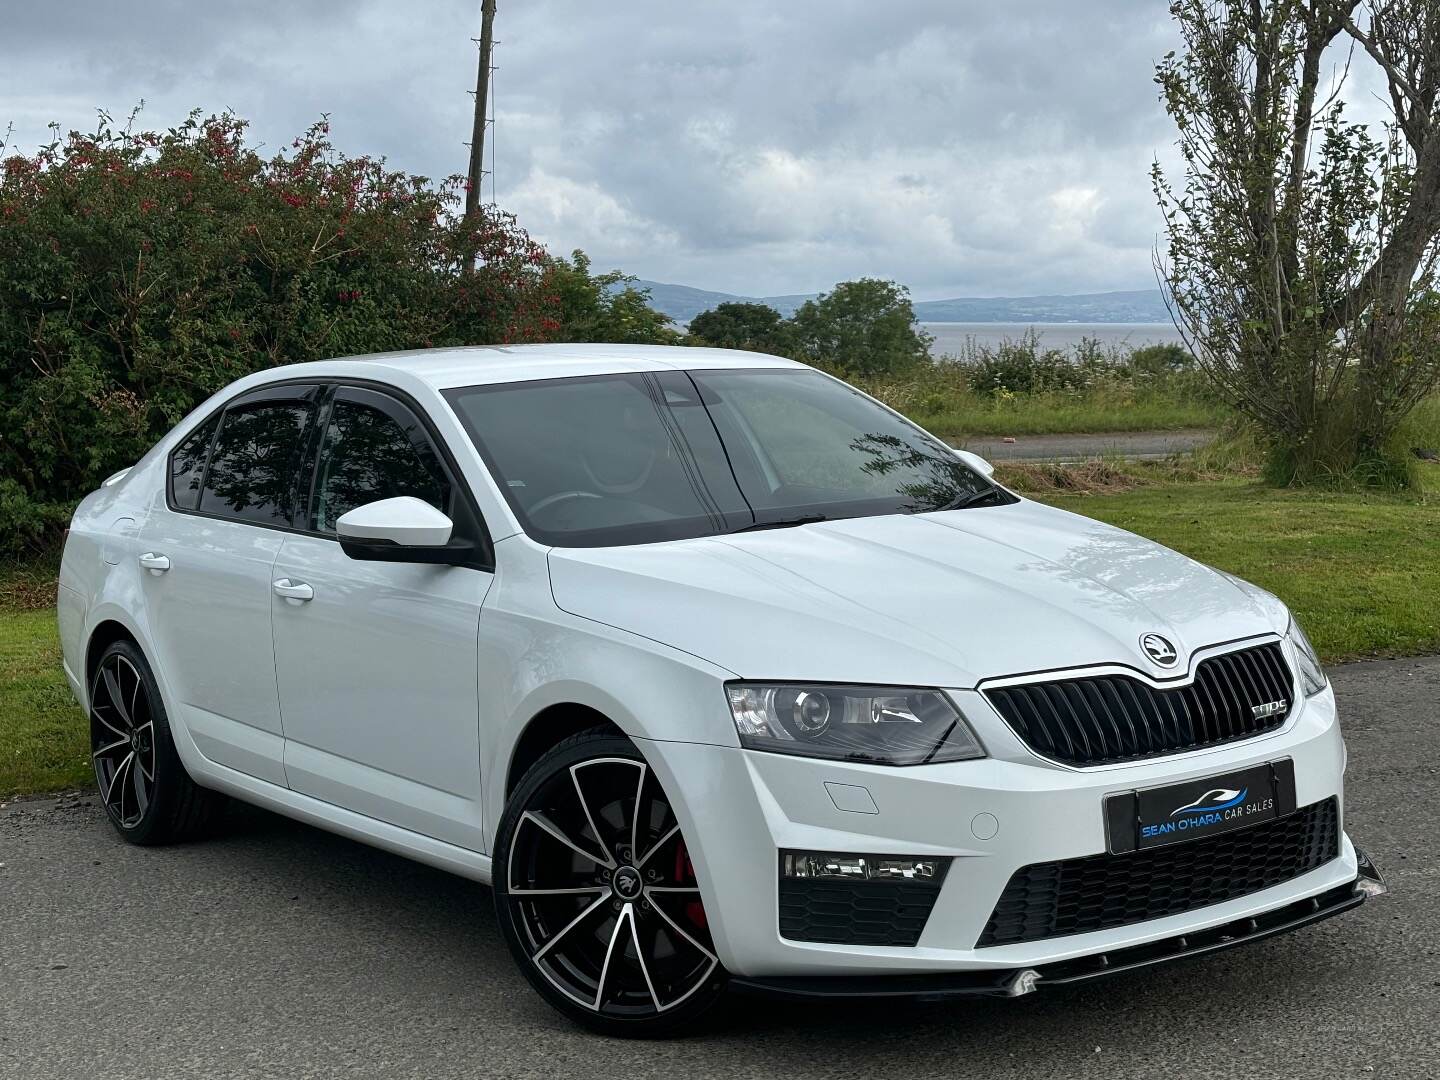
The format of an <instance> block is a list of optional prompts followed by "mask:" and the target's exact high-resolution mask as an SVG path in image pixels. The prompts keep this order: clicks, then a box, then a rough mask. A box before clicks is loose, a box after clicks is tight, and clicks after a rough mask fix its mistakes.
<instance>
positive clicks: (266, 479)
mask: <svg viewBox="0 0 1440 1080" xmlns="http://www.w3.org/2000/svg"><path fill="white" fill-rule="evenodd" d="M289 393H290V395H291V396H289V398H288V400H274V399H273V398H271V399H268V400H266V399H262V400H258V401H256V400H252V401H248V402H239V403H237V404H234V405H231V406H230V407H229V408H228V409H226V410H225V416H224V418H223V419H222V420H221V423H220V434H219V437H218V438H217V439H216V441H215V449H214V450H213V451H212V452H211V454H210V466H209V468H208V469H206V471H205V489H204V491H202V492H201V494H200V506H199V509H200V510H201V511H202V512H204V513H207V514H218V515H220V516H223V517H233V518H238V519H240V520H242V521H254V522H257V523H260V524H263V525H289V524H290V522H291V517H292V514H293V512H294V509H295V491H296V477H297V473H298V472H299V469H300V463H301V458H302V445H303V441H304V437H305V428H306V425H307V424H308V423H309V421H310V418H311V414H312V412H313V411H314V406H313V404H312V401H311V400H310V399H309V398H308V397H307V398H305V399H301V400H296V399H295V398H294V396H293V394H294V391H293V390H291V391H290V392H289Z"/></svg>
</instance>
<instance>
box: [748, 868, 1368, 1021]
mask: <svg viewBox="0 0 1440 1080" xmlns="http://www.w3.org/2000/svg"><path fill="white" fill-rule="evenodd" d="M1355 854H1356V861H1357V866H1358V871H1359V872H1358V874H1357V875H1356V877H1355V880H1354V881H1351V882H1349V883H1347V884H1344V885H1338V886H1336V887H1335V888H1333V889H1330V890H1328V891H1326V892H1324V893H1321V894H1320V895H1318V896H1312V897H1308V898H1307V899H1304V900H1297V901H1295V902H1294V903H1291V904H1286V905H1285V906H1284V907H1279V908H1274V909H1273V910H1270V911H1266V912H1263V913H1261V914H1259V915H1256V916H1253V917H1250V918H1244V919H1237V920H1235V921H1233V922H1228V923H1224V924H1222V925H1220V926H1214V927H1210V928H1208V929H1206V930H1202V931H1199V932H1198V933H1193V934H1182V935H1177V936H1175V937H1168V938H1162V939H1160V940H1158V941H1150V942H1146V943H1145V944H1143V945H1133V946H1130V947H1128V948H1123V949H1116V950H1113V951H1110V952H1101V953H1094V954H1092V955H1089V956H1082V957H1079V958H1077V959H1074V960H1066V961H1061V962H1059V963H1054V964H1042V965H1040V966H1038V967H1027V968H1002V969H994V970H990V971H972V972H956V973H948V974H934V975H931V974H922V975H871V976H823V975H822V976H798V977H779V978H743V977H741V978H733V979H732V980H731V983H730V985H731V986H732V987H733V988H734V989H736V990H738V991H741V992H743V993H753V994H762V995H766V996H771V997H785V998H855V997H899V998H919V999H940V998H950V997H1020V996H1022V995H1024V994H1029V993H1032V992H1034V991H1036V990H1040V989H1044V988H1046V987H1053V986H1071V985H1075V984H1077V983H1086V982H1091V981H1093V980H1095V979H1101V978H1105V977H1106V976H1109V975H1119V974H1121V973H1122V972H1127V971H1137V970H1139V969H1141V968H1147V967H1153V966H1154V965H1156V964H1168V963H1171V962H1173V961H1177V960H1188V959H1193V958H1195V957H1200V956H1205V955H1207V954H1209V953H1213V952H1219V951H1220V950H1222V949H1230V948H1234V947H1235V946H1237V945H1248V944H1250V943H1251V942H1255V941H1263V940H1264V939H1265V938H1268V937H1274V936H1275V935H1276V934H1284V933H1288V932H1289V931H1291V930H1298V929H1300V928H1301V927H1302V926H1309V925H1311V924H1312V923H1317V922H1320V921H1321V920H1323V919H1328V918H1330V917H1331V916H1332V915H1339V914H1341V913H1342V912H1346V911H1349V910H1350V909H1351V908H1356V907H1359V906H1360V905H1361V904H1363V903H1364V902H1365V901H1366V900H1367V899H1369V898H1370V897H1372V896H1381V895H1383V894H1384V893H1385V891H1386V888H1385V881H1384V879H1383V878H1382V877H1381V875H1380V871H1379V869H1378V868H1377V867H1376V866H1375V864H1374V863H1373V862H1372V861H1371V860H1370V859H1369V857H1368V856H1366V854H1365V853H1364V852H1363V851H1361V850H1360V849H1359V848H1356V849H1355Z"/></svg>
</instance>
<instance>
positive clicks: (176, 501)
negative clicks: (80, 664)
mask: <svg viewBox="0 0 1440 1080" xmlns="http://www.w3.org/2000/svg"><path fill="white" fill-rule="evenodd" d="M319 395H320V388H319V387H318V386H316V385H314V384H289V385H284V386H276V387H267V388H266V389H263V390H258V391H255V392H253V393H250V394H246V395H243V396H242V397H239V398H237V399H236V400H235V401H233V402H231V403H230V404H229V405H227V406H226V407H225V409H224V410H223V412H222V413H220V414H218V415H216V416H212V417H211V418H209V419H208V420H206V421H205V422H203V423H202V424H200V425H199V426H198V427H197V428H196V429H195V430H194V431H193V432H191V434H190V435H189V436H187V437H186V438H185V439H184V440H182V442H181V443H180V445H179V447H178V448H177V449H176V450H175V451H174V453H173V454H172V455H171V458H170V481H169V490H168V491H167V497H166V507H165V509H164V510H157V511H156V512H154V513H151V514H150V515H149V516H148V517H147V519H146V522H145V525H144V527H143V530H142V532H141V534H140V536H139V537H138V540H139V545H138V549H139V558H140V559H141V560H142V562H141V565H142V566H143V567H145V568H146V569H145V572H144V573H143V574H142V588H143V589H144V590H145V600H146V606H147V609H148V612H149V615H150V619H151V626H152V634H153V638H154V641H155V643H156V650H157V654H158V660H159V666H160V669H161V671H162V672H163V674H164V676H165V678H166V681H167V683H168V684H169V685H170V687H171V688H172V691H173V693H174V695H175V697H176V699H177V704H178V708H179V711H180V713H181V721H182V722H183V723H184V725H185V728H186V729H187V730H188V731H189V732H190V735H191V737H192V738H193V739H194V741H195V744H196V746H197V747H198V748H199V750H200V752H201V753H202V754H204V755H205V757H207V758H209V759H210V760H211V761H214V762H216V763H218V764H220V765H225V766H227V767H229V768H232V769H235V770H237V771H239V772H242V773H246V774H247V775H250V776H255V777H259V778H260V779H262V780H268V781H270V782H271V783H274V784H281V785H283V784H284V783H285V771H284V765H283V762H284V741H283V729H282V726H281V719H280V703H279V698H278V696H277V694H276V690H275V653H274V648H273V644H272V641H271V633H270V596H271V584H270V583H271V581H272V575H271V572H270V571H271V567H272V566H273V564H274V562H275V558H276V556H277V555H278V554H279V552H280V547H281V544H282V542H283V541H284V539H285V535H286V530H288V529H289V528H290V526H291V518H292V515H293V513H294V508H295V504H296V500H297V498H298V497H299V491H300V488H301V487H302V484H303V486H304V489H305V491H307V492H308V483H306V482H304V481H302V479H301V476H300V473H301V471H302V468H303V464H304V461H305V454H304V452H303V448H304V446H305V444H306V441H307V439H308V438H309V434H310V429H311V427H312V425H313V423H314V418H315V409H316V405H317V402H318V400H319ZM306 480H307V481H308V477H306Z"/></svg>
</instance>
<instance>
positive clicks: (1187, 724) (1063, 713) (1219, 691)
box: [985, 642, 1292, 765]
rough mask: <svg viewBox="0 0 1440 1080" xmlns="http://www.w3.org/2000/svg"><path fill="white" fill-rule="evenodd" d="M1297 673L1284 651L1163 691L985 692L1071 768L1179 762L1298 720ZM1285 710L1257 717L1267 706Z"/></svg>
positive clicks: (1213, 669) (1256, 653)
mask: <svg viewBox="0 0 1440 1080" xmlns="http://www.w3.org/2000/svg"><path fill="white" fill-rule="evenodd" d="M1291 686H1292V681H1291V677H1290V668H1289V667H1288V666H1287V665H1286V663H1285V654H1284V653H1283V652H1282V651H1281V650H1280V646H1279V644H1277V643H1273V642H1272V643H1271V644H1268V645H1257V646H1255V647H1253V648H1249V649H1241V650H1239V651H1237V652H1229V653H1222V654H1220V655H1219V656H1212V657H1210V658H1209V659H1208V660H1204V661H1202V662H1201V663H1200V666H1199V667H1198V668H1196V670H1195V681H1194V682H1192V683H1191V684H1190V685H1189V686H1177V687H1175V688H1174V689H1172V690H1156V689H1154V688H1153V687H1151V686H1150V685H1148V684H1147V683H1143V682H1141V681H1140V680H1139V679H1135V678H1131V677H1130V676H1128V675H1103V676H1097V677H1090V678H1079V679H1057V680H1055V681H1053V682H1037V683H1025V684H1022V685H1019V686H1006V687H1000V688H997V689H993V690H987V691H985V696H986V697H987V698H989V699H990V703H991V704H992V705H993V706H994V707H995V710H996V711H997V712H999V714H1000V715H1001V716H1002V717H1004V719H1005V722H1006V723H1007V724H1009V725H1010V727H1011V728H1012V729H1013V730H1014V732H1015V734H1017V735H1019V736H1020V738H1021V739H1023V740H1024V741H1025V743H1026V745H1027V746H1029V747H1030V748H1031V749H1032V750H1035V751H1037V752H1038V753H1040V754H1043V755H1045V756H1046V757H1048V758H1052V759H1053V760H1055V761H1062V762H1065V763H1066V764H1068V765H1106V764H1109V763H1111V762H1116V761H1133V760H1134V759H1136V758H1144V757H1153V756H1156V755H1160V754H1174V753H1179V752H1181V751H1184V750H1195V749H1198V748H1200V747H1202V746H1216V745H1218V744H1220V743H1227V742H1234V741H1235V740H1237V739H1248V738H1250V737H1252V736H1254V735H1261V734H1264V733H1265V732H1267V731H1274V730H1276V729H1277V728H1279V727H1281V726H1282V725H1283V724H1284V723H1285V718H1286V717H1287V716H1289V715H1290V697H1291V695H1290V689H1291ZM1277 703H1280V705H1281V707H1280V708H1279V709H1278V710H1277V711H1274V712H1270V713H1268V714H1266V715H1257V714H1256V712H1255V710H1256V709H1257V708H1260V707H1261V706H1271V707H1272V708H1274V707H1275V705H1276V704H1277Z"/></svg>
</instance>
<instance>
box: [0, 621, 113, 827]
mask: <svg viewBox="0 0 1440 1080" xmlns="http://www.w3.org/2000/svg"><path fill="white" fill-rule="evenodd" d="M88 743H89V740H88V738H87V733H86V730H85V718H84V715H83V714H82V713H81V712H80V709H79V707H78V706H77V705H76V704H75V701H74V699H73V698H71V696H70V688H69V686H67V685H66V683H65V675H64V673H63V672H62V671H61V669H60V640H59V637H58V635H57V633H56V629H55V612H54V610H53V609H51V608H42V609H39V610H17V609H15V608H13V607H8V608H4V609H0V799H6V798H9V797H11V796H14V795H20V794H26V793H29V792H37V791H59V790H62V789H64V788H73V787H83V786H86V785H89V784H91V783H92V780H91V773H90V756H89V746H88Z"/></svg>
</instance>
